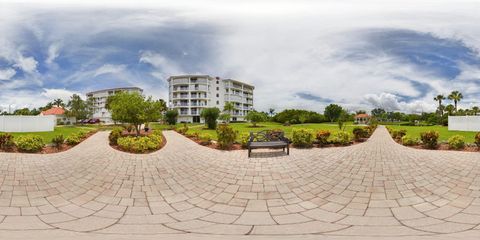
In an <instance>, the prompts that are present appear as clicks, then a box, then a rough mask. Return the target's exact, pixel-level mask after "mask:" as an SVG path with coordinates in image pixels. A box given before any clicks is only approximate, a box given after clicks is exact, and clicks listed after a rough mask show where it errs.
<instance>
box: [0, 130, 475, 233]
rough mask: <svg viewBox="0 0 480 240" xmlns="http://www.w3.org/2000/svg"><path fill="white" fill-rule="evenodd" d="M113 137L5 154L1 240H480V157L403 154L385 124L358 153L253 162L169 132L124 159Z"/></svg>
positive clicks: (274, 156)
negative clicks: (247, 239)
mask: <svg viewBox="0 0 480 240" xmlns="http://www.w3.org/2000/svg"><path fill="white" fill-rule="evenodd" d="M107 135H108V133H106V132H100V133H97V134H96V135H94V136H92V137H90V138H89V139H88V140H86V141H85V142H83V143H81V144H80V145H78V146H77V147H75V148H73V149H71V150H69V151H65V152H62V153H58V154H47V155H39V154H14V153H0V238H2V237H1V236H4V237H5V238H4V239H10V238H11V237H14V236H20V235H21V234H31V235H30V236H33V235H32V234H33V233H35V234H34V235H35V236H48V235H49V234H51V235H55V234H64V235H65V236H70V237H72V238H73V236H97V237H99V239H104V238H105V237H111V236H116V237H125V236H127V237H125V239H129V238H128V236H131V235H132V234H142V235H145V236H146V237H148V236H156V238H157V239H158V237H162V236H170V237H172V236H173V237H175V236H177V237H183V238H184V237H186V236H191V237H194V236H197V237H199V236H204V237H205V236H206V237H205V239H210V237H212V238H213V237H216V238H221V237H222V236H223V237H225V238H226V236H225V235H237V236H229V238H231V237H238V236H240V235H252V236H251V237H254V236H256V235H263V236H265V235H266V237H268V236H270V237H273V235H304V234H314V235H309V236H304V237H309V238H310V237H318V238H326V237H331V238H335V239H336V237H337V236H338V237H339V238H342V237H343V238H345V239H352V236H355V237H360V236H365V237H369V238H376V239H381V238H380V237H376V236H396V237H401V236H408V237H411V238H412V239H418V237H419V236H420V235H425V237H430V238H432V239H433V238H441V237H446V239H448V237H454V236H455V237H465V238H466V237H468V236H470V237H472V238H475V236H477V237H478V236H480V153H467V152H453V151H429V150H415V149H411V148H407V147H403V146H401V145H398V144H396V143H395V142H394V141H393V140H392V139H391V138H390V136H389V135H388V133H387V131H386V130H385V128H383V127H380V128H379V129H377V131H376V132H375V133H374V135H373V136H372V137H371V138H370V140H369V141H367V142H365V143H362V144H358V145H354V146H349V147H338V148H326V149H293V150H292V152H291V154H290V156H285V155H283V154H279V153H278V151H269V150H266V151H261V150H258V151H255V152H254V153H253V155H252V158H250V159H249V158H247V153H246V151H243V150H242V151H228V152H225V151H218V150H214V149H210V148H206V147H203V146H200V145H197V144H196V143H194V142H192V141H190V140H188V139H186V138H184V137H183V136H181V135H179V134H177V133H175V132H171V131H167V132H165V137H166V139H167V145H166V146H165V147H164V148H163V149H162V150H160V151H158V152H155V153H152V154H146V155H134V154H128V153H123V152H119V151H116V150H114V149H112V148H111V147H110V146H108V141H107ZM18 230H23V231H18ZM42 234H43V235H42ZM214 235H215V236H214ZM7 236H9V237H7ZM57 236H60V235H57ZM208 236H210V237H208ZM430 238H429V239H430ZM122 239H123V238H122ZM262 239H263V238H262Z"/></svg>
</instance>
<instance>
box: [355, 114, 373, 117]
mask: <svg viewBox="0 0 480 240" xmlns="http://www.w3.org/2000/svg"><path fill="white" fill-rule="evenodd" d="M355 118H370V115H368V114H366V113H360V114H357V115H356V116H355Z"/></svg>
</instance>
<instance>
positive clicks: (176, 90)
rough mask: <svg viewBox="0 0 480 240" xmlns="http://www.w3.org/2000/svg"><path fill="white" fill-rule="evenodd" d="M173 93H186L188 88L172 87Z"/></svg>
mask: <svg viewBox="0 0 480 240" xmlns="http://www.w3.org/2000/svg"><path fill="white" fill-rule="evenodd" d="M173 91H174V92H179V91H188V87H174V88H173Z"/></svg>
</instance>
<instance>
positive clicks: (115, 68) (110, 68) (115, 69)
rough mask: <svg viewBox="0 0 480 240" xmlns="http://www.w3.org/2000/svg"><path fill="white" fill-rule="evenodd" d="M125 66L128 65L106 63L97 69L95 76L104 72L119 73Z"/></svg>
mask: <svg viewBox="0 0 480 240" xmlns="http://www.w3.org/2000/svg"><path fill="white" fill-rule="evenodd" d="M125 68H126V65H114V64H104V65H103V66H101V67H99V68H97V69H96V70H95V72H94V73H93V76H94V77H97V76H100V75H103V74H117V73H121V72H123V71H124V70H125Z"/></svg>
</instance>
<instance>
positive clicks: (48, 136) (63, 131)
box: [11, 126, 97, 143]
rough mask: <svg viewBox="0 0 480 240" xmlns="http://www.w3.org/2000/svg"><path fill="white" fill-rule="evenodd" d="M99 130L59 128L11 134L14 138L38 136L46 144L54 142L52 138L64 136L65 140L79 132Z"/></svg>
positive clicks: (76, 127) (84, 127) (73, 127)
mask: <svg viewBox="0 0 480 240" xmlns="http://www.w3.org/2000/svg"><path fill="white" fill-rule="evenodd" d="M95 129H97V128H96V127H95V126H88V127H87V126H58V127H55V130H54V131H53V132H26V133H11V134H12V135H13V137H14V138H15V137H16V136H22V135H38V136H40V137H41V138H42V139H43V142H44V143H50V142H52V138H53V137H55V136H58V135H63V137H64V138H66V137H68V136H69V135H71V134H74V133H79V132H89V131H92V130H95Z"/></svg>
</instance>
